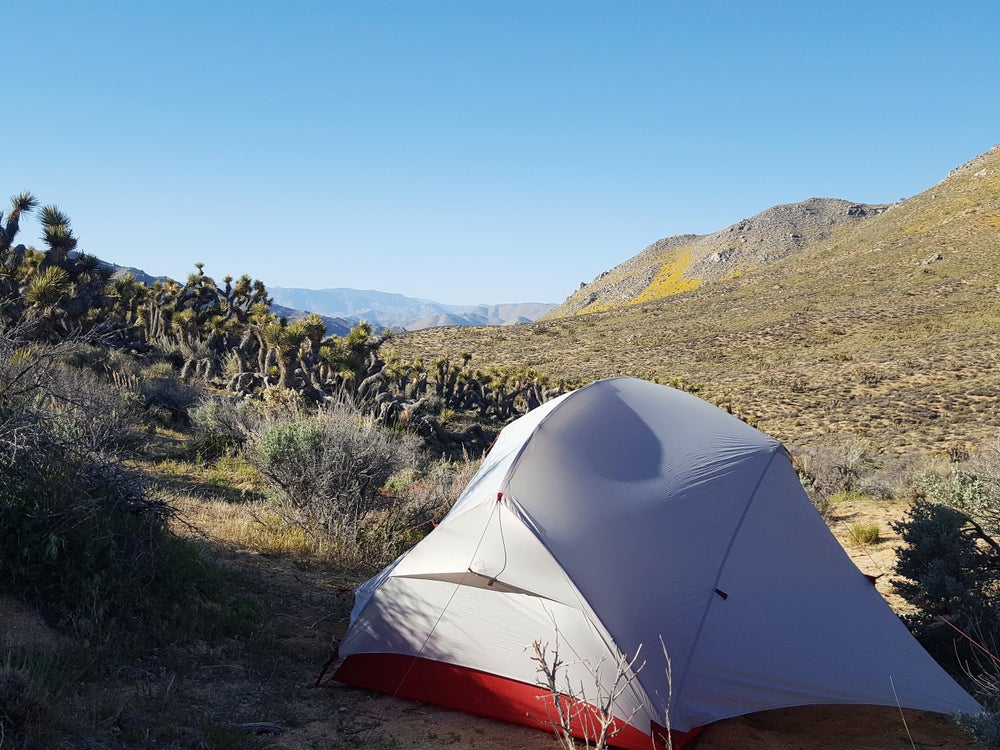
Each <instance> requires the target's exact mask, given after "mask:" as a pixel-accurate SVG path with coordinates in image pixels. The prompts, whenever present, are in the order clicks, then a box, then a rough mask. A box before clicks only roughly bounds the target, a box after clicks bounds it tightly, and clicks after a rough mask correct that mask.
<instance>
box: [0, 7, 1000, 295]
mask: <svg viewBox="0 0 1000 750" xmlns="http://www.w3.org/2000/svg"><path fill="white" fill-rule="evenodd" d="M0 20H2V24H3V38H4V45H3V58H4V86H3V92H4V96H3V99H4V101H5V102H6V104H5V106H4V114H3V121H2V122H3V124H2V125H0V133H2V135H3V147H2V153H3V157H2V162H0V163H2V167H0V175H2V176H3V183H4V187H5V188H6V191H7V192H6V194H3V193H0V197H2V199H3V201H4V204H6V195H12V194H14V193H17V192H20V191H21V190H30V191H32V192H33V193H34V194H35V195H36V196H37V197H38V199H39V200H40V201H41V203H42V204H50V203H53V204H56V205H57V206H58V207H59V208H60V209H62V210H63V211H64V212H65V213H67V214H68V215H69V216H70V217H71V219H72V221H73V227H74V230H75V232H76V234H77V236H78V237H79V239H80V248H81V249H82V250H85V251H87V252H89V253H92V254H94V255H98V256H99V257H101V258H103V259H105V260H109V261H112V262H115V263H120V264H123V265H131V266H136V267H139V268H142V269H143V270H145V271H147V272H148V273H152V274H155V275H169V276H173V277H175V278H178V279H184V278H185V277H186V276H187V274H188V273H189V272H191V271H192V270H193V268H194V263H195V262H197V261H202V262H204V263H205V270H206V272H207V273H208V274H210V275H212V276H215V277H216V278H217V279H218V278H221V277H223V276H225V275H226V274H231V275H233V276H239V275H241V274H243V273H249V274H250V275H251V276H253V277H254V278H259V279H261V280H263V281H264V282H265V283H266V284H268V285H270V286H285V287H308V288H313V289H318V288H325V287H352V288H357V289H378V290H380V291H387V292H398V293H402V294H406V295H409V296H414V297H424V298H429V299H433V300H436V301H440V302H449V303H460V304H465V303H499V302H560V301H562V300H563V299H564V298H565V297H566V296H567V295H569V294H570V293H572V292H573V291H574V290H575V289H576V287H577V286H578V285H579V284H580V282H583V281H590V280H592V279H593V278H594V277H595V276H596V275H597V274H599V273H600V272H601V271H604V270H607V269H609V268H611V267H613V266H615V265H617V264H618V263H620V262H622V261H623V260H625V259H627V258H629V257H631V256H632V255H634V254H636V253H637V252H639V251H640V250H642V248H643V247H645V246H646V245H648V244H649V243H651V242H653V241H655V240H657V239H659V238H661V237H666V236H670V235H675V234H685V233H697V234H706V233H710V232H714V231H717V230H719V229H723V228H724V227H726V226H728V225H730V224H733V223H735V222H737V221H739V220H741V219H743V218H745V217H747V216H751V215H753V214H755V213H757V212H759V211H762V210H764V209H766V208H769V207H770V206H773V205H776V204H779V203H791V202H795V201H799V200H804V199H806V198H809V197H813V196H819V197H836V198H846V199H848V200H853V201H863V202H876V203H881V202H891V201H896V200H899V199H901V198H905V197H909V196H911V195H914V194H916V193H918V192H921V191H923V190H925V189H927V188H929V187H931V186H932V185H933V184H935V183H936V182H938V181H940V180H942V179H943V178H944V177H945V176H946V174H947V172H948V171H949V170H950V169H951V168H953V167H955V166H958V165H959V164H961V163H962V162H964V161H967V160H968V159H971V158H972V157H974V156H976V155H977V154H980V153H982V152H983V151H986V150H988V149H989V148H990V147H992V146H993V145H994V144H996V143H998V142H1000V43H998V30H1000V2H996V0H971V1H968V2H963V1H962V0H959V1H958V2H951V3H942V2H940V1H937V2H924V1H923V0H907V1H905V2H897V1H896V0H863V1H856V0H842V1H840V2H836V3H831V2H824V3H818V2H808V1H804V0H794V1H789V2H777V1H772V0H732V1H730V2H722V1H720V0H706V1H701V0H699V1H695V2H692V1H691V0H687V1H686V2H675V1H674V0H659V1H658V2H644V1H641V0H637V1H631V0H607V2H591V1H590V0H572V1H562V0H530V1H520V0H502V1H499V2H497V1H493V2H488V1H487V0H453V1H450V2H442V1H437V0H407V1H405V2H382V1H379V0H353V1H352V2H335V1H333V0H324V1H317V2H311V1H304V0H303V1H296V0H287V1H286V2H277V1H275V0H269V1H268V2H259V1H257V0H239V1H238V2H237V1H232V2H230V1H228V0H209V1H207V2H189V1H188V0H174V1H173V2H165V1H159V0H158V1H156V2H154V1H152V0H120V1H119V2H110V1H108V0H86V1H83V0H62V1H60V2H50V1H48V0H33V2H30V3H29V2H20V3H5V4H4V8H3V10H2V11H0ZM2 207H3V209H4V210H6V208H7V206H6V205H3V206H2ZM39 237H40V230H39V228H38V225H37V224H35V223H34V222H30V223H26V224H25V225H24V228H23V230H22V233H21V235H20V236H19V241H21V242H25V243H27V244H32V243H33V244H35V245H36V246H38V247H42V243H41V241H40V239H39Z"/></svg>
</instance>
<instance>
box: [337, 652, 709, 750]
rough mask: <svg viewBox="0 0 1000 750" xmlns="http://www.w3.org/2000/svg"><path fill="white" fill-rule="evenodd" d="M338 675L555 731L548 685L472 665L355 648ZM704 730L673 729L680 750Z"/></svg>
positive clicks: (633, 743) (637, 748) (629, 745)
mask: <svg viewBox="0 0 1000 750" xmlns="http://www.w3.org/2000/svg"><path fill="white" fill-rule="evenodd" d="M333 677H334V679H336V680H339V681H340V682H346V683H348V684H350V685H356V686H357V687H363V688H369V689H371V690H377V691H379V692H381V693H388V694H389V695H392V696H399V697H403V698H409V699H411V700H416V701H423V702H425V703H433V704H435V705H438V706H445V707H447V708H455V709H458V710H460V711H465V712H467V713H470V714H477V715H479V716H488V717H490V718H493V719H500V720H501V721H509V722H511V723H514V724H522V725H524V726H528V727H532V728H534V729H540V730H543V731H546V732H552V731H553V727H552V723H551V721H550V720H549V718H548V717H549V715H550V713H551V715H552V716H554V715H555V714H554V713H552V707H553V703H552V701H553V698H552V696H551V695H550V694H549V692H548V691H547V690H545V689H544V688H542V687H541V686H540V685H529V684H528V683H525V682H518V681H516V680H511V679H507V678H506V677H498V676H497V675H494V674H489V673H487V672H480V671H478V670H475V669H469V668H467V667H459V666H455V665H454V664H445V663H444V662H439V661H433V660H431V659H424V658H421V657H417V656H405V655H401V654H352V655H351V656H348V657H347V658H346V659H345V660H344V662H343V663H342V664H341V665H340V667H338V669H337V671H336V672H335V673H334V675H333ZM547 709H548V710H547ZM700 731H701V728H700V727H697V728H695V729H692V730H691V731H690V732H676V731H672V730H671V732H670V736H671V743H672V745H673V747H674V748H675V749H676V750H681V748H684V747H685V746H687V747H690V743H691V742H692V741H693V740H694V738H695V737H696V736H697V735H698V734H699V733H700ZM574 733H576V734H577V736H579V737H581V738H583V736H584V733H583V728H582V727H576V726H574ZM666 733H667V730H666V729H665V728H664V727H661V726H660V725H658V724H653V726H652V727H650V732H648V733H647V732H643V731H642V730H640V729H638V728H636V727H634V726H631V725H623V726H621V727H620V729H619V731H618V733H617V734H615V736H614V737H612V738H611V739H610V740H609V742H608V744H609V745H610V746H611V747H617V748H622V749H623V750H650V747H651V742H652V743H654V744H655V746H656V747H658V748H665V747H666V743H665V741H664V737H665V736H666ZM651 738H652V739H651Z"/></svg>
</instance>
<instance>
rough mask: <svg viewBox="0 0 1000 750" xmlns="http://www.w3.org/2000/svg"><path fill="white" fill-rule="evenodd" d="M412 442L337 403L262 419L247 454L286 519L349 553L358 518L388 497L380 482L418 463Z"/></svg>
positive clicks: (355, 547)
mask: <svg viewBox="0 0 1000 750" xmlns="http://www.w3.org/2000/svg"><path fill="white" fill-rule="evenodd" d="M418 445H419V440H418V439H417V438H416V437H415V436H412V435H408V434H405V433H402V434H401V433H398V432H390V431H388V430H385V429H382V428H380V427H378V426H377V425H376V423H375V422H374V420H372V419H371V418H369V417H366V416H363V415H361V414H359V413H358V412H357V411H356V410H355V409H354V408H353V407H351V406H349V405H347V404H343V403H340V404H335V405H332V406H330V407H327V408H324V409H322V410H320V411H318V412H316V413H315V414H314V415H313V416H310V417H298V418H294V417H293V418H291V419H284V420H282V419H278V420H272V421H270V422H268V423H266V424H264V425H263V426H262V427H261V428H260V429H259V430H258V431H257V432H255V433H254V435H253V436H252V438H251V440H250V445H249V452H248V455H249V458H250V460H251V462H252V463H253V464H254V465H255V466H256V467H257V470H258V471H259V472H260V474H261V475H262V476H263V477H264V478H265V479H266V480H267V481H268V482H270V484H271V487H272V492H273V494H274V495H275V496H276V497H277V499H278V500H279V501H280V502H281V504H282V507H283V509H284V512H285V514H286V517H287V518H288V520H289V521H291V522H292V523H296V524H298V525H300V526H301V527H302V528H304V529H306V530H307V531H308V532H309V533H311V534H313V535H315V536H317V537H319V538H321V539H322V540H324V541H327V542H330V543H332V544H333V545H334V546H335V547H336V549H337V550H338V551H339V552H340V553H341V554H344V555H348V556H351V555H358V553H359V542H360V540H361V531H362V525H363V523H364V522H365V520H366V518H367V517H368V516H369V515H370V514H372V513H374V512H378V511H385V510H386V508H387V507H388V506H389V505H390V504H391V500H390V499H389V498H387V497H386V496H385V495H383V494H382V488H383V486H384V485H385V484H386V482H387V481H388V480H389V478H390V477H391V476H392V475H393V474H395V473H396V472H397V471H399V470H400V469H402V468H403V467H405V466H413V465H416V464H417V463H418V455H419V453H418Z"/></svg>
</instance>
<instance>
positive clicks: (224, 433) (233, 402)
mask: <svg viewBox="0 0 1000 750" xmlns="http://www.w3.org/2000/svg"><path fill="white" fill-rule="evenodd" d="M188 414H189V417H190V420H191V427H192V428H193V430H194V439H193V440H192V441H191V452H192V453H197V454H199V455H201V456H202V457H203V458H206V459H215V458H219V457H221V456H224V455H232V454H235V453H236V452H237V451H239V449H241V448H242V447H243V446H244V445H245V444H246V442H247V439H248V438H249V437H250V434H251V433H252V432H253V430H254V428H255V425H256V424H257V423H258V422H259V421H260V413H259V411H258V410H257V408H256V406H254V404H253V403H251V402H249V401H243V400H240V399H234V398H225V397H219V396H213V397H210V398H205V399H202V400H201V401H200V402H199V403H198V405H197V406H195V407H194V408H193V409H190V410H189V412H188Z"/></svg>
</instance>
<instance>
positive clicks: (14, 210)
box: [0, 191, 38, 252]
mask: <svg viewBox="0 0 1000 750" xmlns="http://www.w3.org/2000/svg"><path fill="white" fill-rule="evenodd" d="M37 205H38V201H37V200H36V199H35V196H33V195H32V194H31V193H29V192H27V191H22V192H21V193H19V194H18V195H13V196H11V199H10V211H9V212H8V214H7V223H6V224H4V223H3V212H2V211H0V252H2V251H5V250H10V248H11V245H13V244H14V238H15V237H16V236H17V233H18V231H20V229H21V215H22V214H27V213H30V212H31V211H32V209H34V208H35V206H37Z"/></svg>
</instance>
